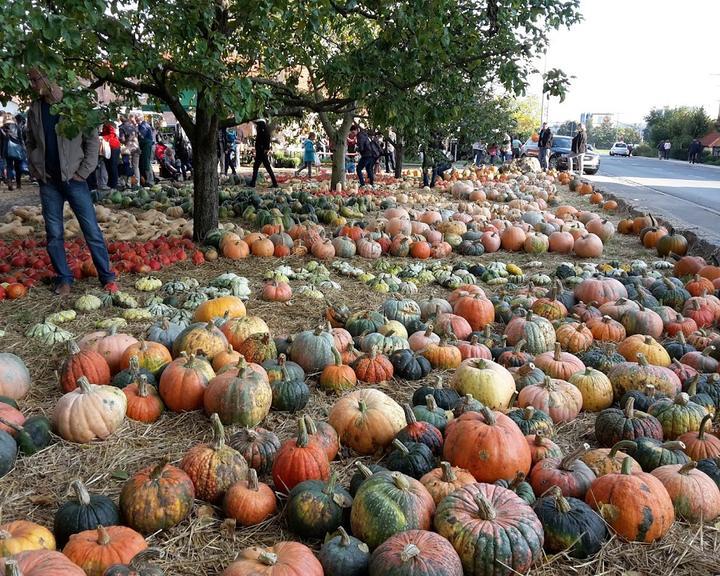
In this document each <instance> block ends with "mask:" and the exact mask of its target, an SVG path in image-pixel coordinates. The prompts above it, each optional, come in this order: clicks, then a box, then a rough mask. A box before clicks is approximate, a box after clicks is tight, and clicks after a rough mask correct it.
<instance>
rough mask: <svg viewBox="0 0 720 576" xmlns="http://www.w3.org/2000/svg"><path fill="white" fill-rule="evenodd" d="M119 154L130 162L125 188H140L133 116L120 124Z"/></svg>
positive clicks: (136, 135) (138, 160)
mask: <svg viewBox="0 0 720 576" xmlns="http://www.w3.org/2000/svg"><path fill="white" fill-rule="evenodd" d="M118 140H120V144H121V148H120V153H121V154H122V155H123V156H126V157H127V158H128V159H129V160H130V170H129V171H127V170H126V171H125V187H127V186H128V184H130V187H131V188H133V189H137V187H138V186H140V142H139V141H138V129H137V124H136V123H135V116H128V117H127V118H125V119H124V120H123V122H122V124H120V130H119V137H118Z"/></svg>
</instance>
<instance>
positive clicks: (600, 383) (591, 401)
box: [568, 368, 613, 412]
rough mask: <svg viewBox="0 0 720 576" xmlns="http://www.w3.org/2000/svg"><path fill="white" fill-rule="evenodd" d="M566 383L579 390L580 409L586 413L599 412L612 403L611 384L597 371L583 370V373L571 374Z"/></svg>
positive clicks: (592, 369)
mask: <svg viewBox="0 0 720 576" xmlns="http://www.w3.org/2000/svg"><path fill="white" fill-rule="evenodd" d="M568 382H570V384H572V385H574V386H575V387H576V388H577V389H578V390H580V394H582V399H583V400H582V407H583V410H585V411H587V412H599V411H600V410H604V409H605V408H608V407H609V406H610V405H611V404H612V402H613V387H612V383H611V382H610V379H609V378H608V377H607V376H606V375H605V374H603V373H602V372H600V371H599V370H595V369H594V368H585V370H584V371H580V372H575V373H574V374H572V375H571V376H570V378H569V379H568Z"/></svg>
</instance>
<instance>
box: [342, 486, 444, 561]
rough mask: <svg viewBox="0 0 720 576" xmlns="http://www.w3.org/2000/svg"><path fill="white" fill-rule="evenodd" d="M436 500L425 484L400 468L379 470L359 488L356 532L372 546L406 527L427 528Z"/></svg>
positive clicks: (355, 507) (354, 512)
mask: <svg viewBox="0 0 720 576" xmlns="http://www.w3.org/2000/svg"><path fill="white" fill-rule="evenodd" d="M434 513H435V502H434V501H433V499H432V496H430V493H429V492H428V491H427V490H426V489H425V487H424V486H423V485H422V484H421V483H420V482H419V481H418V480H415V479H414V478H410V477H409V476H406V475H404V474H402V473H401V472H377V473H376V474H373V475H372V476H370V478H368V479H367V480H365V482H363V483H362V484H361V485H360V487H359V488H358V491H357V493H356V494H355V498H354V500H353V503H352V508H351V510H350V526H351V527H352V531H353V534H354V535H355V536H356V537H358V538H359V539H360V540H362V541H363V542H365V543H366V544H367V545H368V546H369V547H370V549H371V550H374V549H375V548H377V547H378V546H379V545H380V544H382V543H383V542H385V541H386V540H387V539H388V538H390V537H391V536H393V535H395V534H397V533H399V532H405V531H407V530H428V529H430V527H431V525H432V518H433V514H434Z"/></svg>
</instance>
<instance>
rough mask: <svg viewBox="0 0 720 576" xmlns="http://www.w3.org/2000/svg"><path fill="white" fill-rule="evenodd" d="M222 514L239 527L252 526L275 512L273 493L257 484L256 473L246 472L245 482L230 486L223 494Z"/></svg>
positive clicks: (263, 485) (261, 484) (254, 471)
mask: <svg viewBox="0 0 720 576" xmlns="http://www.w3.org/2000/svg"><path fill="white" fill-rule="evenodd" d="M223 512H224V513H225V516H227V517H228V518H233V519H234V520H235V521H236V522H237V523H238V524H239V525H240V526H254V525H256V524H260V523H261V522H263V521H265V520H267V519H268V518H270V517H271V516H273V515H274V514H275V513H276V512H277V502H276V499H275V492H273V490H272V489H271V488H270V486H268V485H267V484H263V483H262V482H258V477H257V471H256V470H255V469H254V468H250V469H249V470H248V475H247V480H240V481H239V482H236V483H235V484H232V485H231V486H230V487H229V488H228V489H227V492H225V498H224V499H223Z"/></svg>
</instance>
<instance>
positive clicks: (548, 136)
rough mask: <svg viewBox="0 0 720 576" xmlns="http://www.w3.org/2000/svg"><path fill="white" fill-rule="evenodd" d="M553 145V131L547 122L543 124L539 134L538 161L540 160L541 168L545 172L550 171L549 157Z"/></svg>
mask: <svg viewBox="0 0 720 576" xmlns="http://www.w3.org/2000/svg"><path fill="white" fill-rule="evenodd" d="M552 143H553V133H552V130H551V129H550V127H549V126H548V125H547V122H543V123H542V128H541V129H540V134H538V159H539V160H540V168H541V169H543V170H547V169H548V156H549V155H550V148H552Z"/></svg>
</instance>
